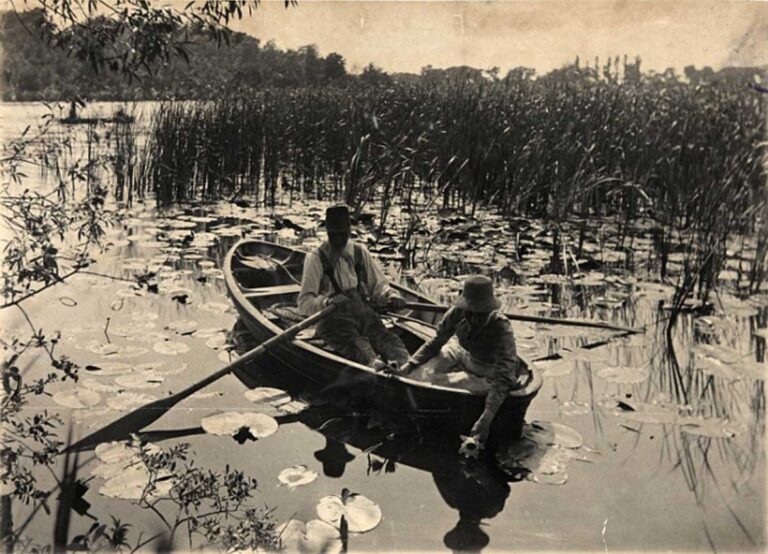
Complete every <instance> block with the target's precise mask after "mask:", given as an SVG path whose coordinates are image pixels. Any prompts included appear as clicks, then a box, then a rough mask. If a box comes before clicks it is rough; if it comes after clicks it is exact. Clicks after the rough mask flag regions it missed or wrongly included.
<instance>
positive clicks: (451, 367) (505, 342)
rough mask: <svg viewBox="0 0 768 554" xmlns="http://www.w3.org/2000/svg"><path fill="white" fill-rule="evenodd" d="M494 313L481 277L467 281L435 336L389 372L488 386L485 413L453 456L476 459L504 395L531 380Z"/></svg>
mask: <svg viewBox="0 0 768 554" xmlns="http://www.w3.org/2000/svg"><path fill="white" fill-rule="evenodd" d="M499 307H500V303H499V301H498V299H497V298H496V295H495V294H494V292H493V282H492V281H491V280H490V279H489V278H488V277H485V276H483V275H475V276H472V277H469V278H468V279H467V280H466V281H464V290H463V292H462V294H461V296H459V298H458V300H457V301H456V305H455V306H453V307H451V308H450V309H449V310H448V311H447V312H446V314H445V316H443V319H442V321H441V322H440V325H439V326H438V329H437V334H436V336H435V337H434V338H433V339H432V340H430V341H428V342H426V343H424V345H422V347H421V348H420V349H419V350H418V351H417V352H416V353H415V354H414V355H413V356H411V358H410V359H409V360H408V362H407V363H405V364H404V365H403V366H402V367H401V368H400V370H399V371H396V372H395V373H397V374H398V375H407V374H408V373H410V372H411V371H413V370H414V369H415V368H417V367H419V366H423V368H422V369H423V371H424V374H425V376H431V375H435V376H437V375H441V374H446V373H451V372H456V371H466V372H467V373H469V374H471V375H474V376H476V377H480V378H482V379H484V380H485V381H486V382H487V383H488V384H489V385H490V387H489V390H488V393H487V395H486V398H485V409H484V410H483V413H482V414H481V415H480V417H479V418H478V420H477V421H476V422H475V424H474V426H473V427H472V431H471V432H470V435H469V437H467V438H466V439H465V440H464V442H463V443H462V445H461V448H460V450H459V451H460V452H461V453H462V454H465V455H470V456H476V455H477V451H478V450H480V449H481V448H482V447H483V446H484V444H485V441H486V440H487V438H488V434H489V432H490V428H491V423H492V422H493V418H494V417H495V416H496V412H498V410H499V408H500V407H501V405H502V403H503V402H504V400H505V399H506V398H507V396H508V394H509V392H510V391H512V390H516V389H520V388H523V387H525V386H526V385H527V384H528V381H529V380H530V378H531V373H530V370H529V369H528V367H527V365H526V364H525V362H523V361H522V360H521V359H520V357H519V356H518V355H517V351H516V350H515V336H514V333H513V332H512V324H511V323H510V321H509V320H508V319H507V318H506V317H505V316H504V314H502V313H501V312H500V311H499Z"/></svg>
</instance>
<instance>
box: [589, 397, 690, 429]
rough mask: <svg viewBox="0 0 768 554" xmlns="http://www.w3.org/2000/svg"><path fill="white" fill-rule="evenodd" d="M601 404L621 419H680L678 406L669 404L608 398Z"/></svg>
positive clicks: (673, 420) (656, 421) (641, 420)
mask: <svg viewBox="0 0 768 554" xmlns="http://www.w3.org/2000/svg"><path fill="white" fill-rule="evenodd" d="M600 405H601V406H603V407H604V408H606V409H608V410H610V411H611V412H612V413H613V414H614V415H616V416H618V417H620V418H621V419H624V420H628V421H634V422H637V423H656V424H661V425H664V424H671V423H675V422H676V421H677V420H678V413H677V408H676V407H675V406H671V405H668V404H659V403H654V402H640V401H636V400H630V399H624V400H616V399H607V400H604V401H601V402H600Z"/></svg>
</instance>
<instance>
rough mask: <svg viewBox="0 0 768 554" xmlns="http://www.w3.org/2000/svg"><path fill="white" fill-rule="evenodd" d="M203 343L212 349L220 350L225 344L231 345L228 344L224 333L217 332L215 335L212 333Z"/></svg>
mask: <svg viewBox="0 0 768 554" xmlns="http://www.w3.org/2000/svg"><path fill="white" fill-rule="evenodd" d="M205 345H206V346H207V347H208V348H213V349H214V350H220V349H222V348H225V347H227V346H232V345H230V343H229V339H228V337H227V335H226V334H225V333H219V334H217V335H213V336H212V337H210V338H209V339H208V340H207V341H206V342H205Z"/></svg>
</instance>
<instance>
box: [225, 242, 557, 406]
mask: <svg viewBox="0 0 768 554" xmlns="http://www.w3.org/2000/svg"><path fill="white" fill-rule="evenodd" d="M245 244H259V245H264V246H267V247H270V248H272V249H273V252H274V249H275V248H276V247H277V248H282V249H285V250H292V251H294V252H296V251H298V252H301V251H300V250H298V249H296V248H291V247H288V246H284V245H281V244H277V243H273V242H269V241H264V240H258V239H248V238H243V239H240V240H239V241H238V242H237V243H235V244H234V245H233V246H232V247H231V248H230V249H229V251H228V252H227V255H226V257H225V258H224V268H223V272H224V279H225V283H226V285H227V289H228V291H229V293H230V295H232V296H233V297H234V300H235V301H236V302H237V304H238V305H239V306H242V307H243V309H245V310H246V311H247V313H248V315H249V316H250V317H252V318H253V319H254V320H256V321H257V322H258V323H259V324H260V325H261V326H262V327H263V328H264V329H266V330H267V331H268V332H270V333H272V335H273V336H274V335H277V334H278V333H280V332H282V331H284V329H283V328H281V327H279V326H278V325H276V324H274V323H273V322H272V321H271V320H269V319H268V318H267V317H265V316H264V315H263V314H262V310H261V309H258V308H257V307H256V306H255V305H254V304H253V303H252V302H250V300H249V299H248V298H247V297H246V296H245V295H246V294H247V293H246V292H244V291H243V288H244V287H242V286H241V285H240V283H239V282H238V281H237V279H236V278H235V276H234V273H233V271H232V259H233V258H234V256H235V254H236V253H237V252H238V251H239V249H240V248H242V246H244V245H245ZM303 253H304V255H306V254H307V253H306V252H303ZM263 257H265V258H269V259H272V260H273V261H276V262H278V263H282V262H279V261H278V260H275V259H274V258H272V257H271V255H270V256H263ZM391 286H393V287H394V288H395V289H398V290H401V291H404V292H407V293H408V294H411V295H414V296H416V297H418V298H422V299H424V300H427V301H428V302H429V303H432V304H436V303H435V302H434V301H433V300H431V299H430V298H429V297H427V296H425V295H424V294H422V293H420V292H418V291H414V290H412V289H409V288H408V287H405V286H402V285H400V284H398V283H391ZM263 288H268V287H263ZM264 296H268V295H264ZM414 319H416V318H414ZM422 323H423V324H424V325H429V323H427V322H422ZM291 343H292V344H293V345H295V346H297V347H299V348H300V349H302V350H304V351H306V352H308V353H309V354H312V355H314V356H319V357H321V358H324V359H327V360H330V361H333V362H335V363H339V364H341V365H343V366H346V367H350V368H353V369H356V370H360V371H364V372H365V373H367V374H368V375H371V376H374V377H378V378H382V379H393V380H397V381H400V382H402V383H404V384H406V385H408V386H415V387H418V388H421V389H424V390H427V391H430V392H441V393H450V394H455V395H459V396H462V397H466V398H482V397H484V396H486V394H487V393H486V392H472V391H468V390H466V389H458V388H453V387H446V386H443V385H435V384H432V383H427V382H425V381H420V380H416V379H411V378H408V377H403V376H399V375H387V374H384V373H382V372H380V371H377V370H375V369H373V368H372V367H369V366H366V365H363V364H361V363H358V362H355V361H353V360H350V359H348V358H344V357H342V356H339V355H338V354H336V353H334V352H330V351H328V350H324V349H322V348H320V347H318V346H315V345H314V344H311V343H309V342H307V341H305V340H303V339H298V338H294V339H293V340H292V341H291ZM531 373H532V375H533V377H532V379H531V381H530V382H529V383H528V385H526V386H525V387H524V388H522V389H519V390H515V391H511V392H510V393H509V395H508V396H509V397H512V398H516V399H524V398H527V397H529V396H534V395H536V394H537V393H538V391H539V390H540V389H541V386H542V383H543V379H542V377H541V374H540V373H539V372H538V371H535V370H534V369H533V368H531Z"/></svg>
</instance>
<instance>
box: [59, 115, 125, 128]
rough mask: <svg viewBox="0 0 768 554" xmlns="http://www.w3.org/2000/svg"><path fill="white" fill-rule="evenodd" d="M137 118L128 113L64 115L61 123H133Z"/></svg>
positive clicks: (60, 120)
mask: <svg viewBox="0 0 768 554" xmlns="http://www.w3.org/2000/svg"><path fill="white" fill-rule="evenodd" d="M134 121H136V118H135V117H134V116H132V115H128V114H115V115H114V116H113V117H62V118H60V119H59V123H62V124H64V125H98V124H100V123H133V122H134Z"/></svg>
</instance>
